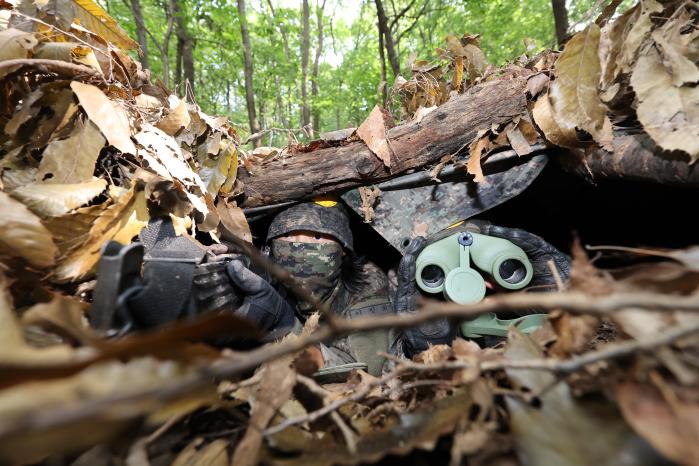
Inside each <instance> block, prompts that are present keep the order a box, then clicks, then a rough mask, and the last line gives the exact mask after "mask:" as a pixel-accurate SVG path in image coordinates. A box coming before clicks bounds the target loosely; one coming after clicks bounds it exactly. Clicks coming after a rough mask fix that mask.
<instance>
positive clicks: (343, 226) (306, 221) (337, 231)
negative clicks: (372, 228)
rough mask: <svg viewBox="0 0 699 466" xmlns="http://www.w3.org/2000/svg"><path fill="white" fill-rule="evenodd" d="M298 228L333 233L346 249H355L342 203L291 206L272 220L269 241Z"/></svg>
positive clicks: (268, 234)
mask: <svg viewBox="0 0 699 466" xmlns="http://www.w3.org/2000/svg"><path fill="white" fill-rule="evenodd" d="M298 230H309V231H315V232H318V233H324V234H326V235H332V236H334V237H335V238H336V239H337V240H338V241H339V242H340V244H342V246H344V247H345V248H346V249H349V250H350V251H354V249H353V244H352V230H350V225H349V217H348V216H347V211H346V210H345V208H344V207H343V206H342V204H339V203H336V202H332V203H328V202H322V203H317V202H306V203H303V204H297V205H295V206H292V207H289V208H288V209H286V210H285V211H283V212H281V213H280V214H278V215H277V216H276V217H275V218H274V220H272V224H271V225H270V226H269V231H268V232H267V241H270V240H271V239H273V238H276V237H278V236H281V235H285V234H287V233H290V232H292V231H298Z"/></svg>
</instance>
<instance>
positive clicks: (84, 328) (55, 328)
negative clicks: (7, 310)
mask: <svg viewBox="0 0 699 466" xmlns="http://www.w3.org/2000/svg"><path fill="white" fill-rule="evenodd" d="M86 308H87V305H86V304H85V303H82V302H80V301H77V300H75V299H71V298H68V297H66V296H62V295H59V294H56V295H54V296H53V298H52V299H51V301H49V302H47V303H39V304H35V305H34V306H32V307H30V308H29V309H27V310H26V311H24V312H23V313H22V318H21V322H22V324H23V325H38V326H40V327H42V328H44V329H46V330H48V331H51V332H54V333H58V334H59V335H61V336H63V337H68V338H70V339H72V340H75V341H80V342H83V343H87V342H88V341H89V339H90V338H91V337H92V331H91V329H90V327H89V325H88V324H87V320H86V319H85V310H86Z"/></svg>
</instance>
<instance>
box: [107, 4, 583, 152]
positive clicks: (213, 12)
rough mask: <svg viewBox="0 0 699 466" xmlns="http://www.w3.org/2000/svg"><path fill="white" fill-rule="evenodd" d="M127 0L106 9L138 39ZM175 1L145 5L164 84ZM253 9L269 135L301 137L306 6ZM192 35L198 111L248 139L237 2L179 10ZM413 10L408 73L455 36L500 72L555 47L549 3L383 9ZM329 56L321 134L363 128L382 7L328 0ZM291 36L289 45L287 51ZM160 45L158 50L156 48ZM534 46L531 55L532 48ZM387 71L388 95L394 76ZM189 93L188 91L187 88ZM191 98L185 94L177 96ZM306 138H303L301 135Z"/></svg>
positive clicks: (156, 68)
mask: <svg viewBox="0 0 699 466" xmlns="http://www.w3.org/2000/svg"><path fill="white" fill-rule="evenodd" d="M128 2H129V0H103V1H102V2H101V3H102V4H103V5H104V6H105V7H106V8H107V10H108V11H109V12H110V14H112V15H113V16H114V17H115V18H116V19H117V20H118V21H119V22H120V23H121V25H122V26H123V27H124V28H125V29H126V30H127V31H128V32H129V34H130V35H131V37H134V38H135V37H136V23H135V21H134V18H133V16H132V14H131V10H130V9H129V7H128ZM169 3H170V0H141V7H142V9H143V13H144V20H145V25H146V28H147V29H148V31H149V32H150V34H149V36H148V38H149V61H150V65H151V70H152V74H153V75H154V76H156V77H162V76H163V69H164V67H163V63H164V60H163V54H162V53H161V51H160V50H159V48H162V47H163V42H164V40H163V39H164V37H165V36H166V33H167V30H168V21H167V14H166V11H167V9H168V5H169ZM271 3H272V6H273V7H274V15H273V14H272V11H271V10H270V8H269V2H268V1H267V0H256V1H248V2H247V15H248V25H249V29H250V35H251V43H252V51H253V56H254V88H255V99H256V100H255V102H256V106H257V113H258V119H259V121H260V124H261V127H262V128H298V127H299V126H300V119H301V105H300V103H301V87H300V86H301V32H302V18H301V8H300V2H298V4H297V2H291V1H288V0H272V2H271ZM321 3H322V1H321V2H319V3H316V0H310V4H311V16H310V20H311V31H310V37H311V49H310V54H309V56H310V61H311V63H310V65H309V83H308V87H309V96H310V72H311V69H312V64H313V59H314V57H315V50H316V47H317V24H316V21H317V17H316V8H319V4H321ZM569 3H571V5H569V8H570V10H571V11H570V16H571V18H570V22H571V25H575V24H576V22H578V21H580V20H583V21H584V22H589V21H591V20H592V19H594V16H592V15H587V12H588V10H589V9H590V8H591V7H592V6H593V4H596V2H595V1H594V0H580V1H575V2H569ZM179 4H180V8H182V15H183V17H184V19H185V23H186V27H187V29H188V31H189V33H190V35H191V37H193V38H194V40H195V48H194V61H195V89H196V100H197V103H198V104H199V105H200V106H201V107H202V109H203V110H204V111H206V112H210V113H218V114H225V115H227V116H229V117H230V119H231V120H232V121H233V122H234V123H236V124H238V125H240V128H241V130H242V131H241V132H242V133H244V134H245V133H247V128H248V124H247V110H246V106H245V105H246V104H245V88H244V78H243V50H242V45H241V34H240V23H239V20H238V13H237V8H236V1H235V0H217V1H215V2H214V1H204V0H196V1H191V2H190V1H182V0H180V1H179ZM406 6H410V8H408V10H407V11H406V14H405V15H404V16H402V17H401V18H400V19H399V20H398V21H397V22H396V27H395V38H396V39H398V38H399V42H398V44H397V53H398V55H399V58H400V64H401V70H402V72H403V73H405V74H410V73H409V71H410V70H409V69H408V66H407V63H408V60H409V57H410V56H411V55H413V54H414V55H415V56H417V57H418V58H421V59H433V58H434V57H435V53H434V49H435V48H436V47H444V45H445V37H446V35H447V34H457V35H461V34H463V33H465V32H468V33H470V34H480V35H481V37H482V38H481V45H482V48H483V50H484V52H485V53H486V56H487V57H488V60H489V61H490V62H491V63H494V64H498V65H499V64H502V63H504V62H506V61H508V60H513V59H516V58H518V57H519V56H520V55H522V54H523V53H534V52H537V51H539V50H541V49H543V48H546V47H553V46H554V44H555V37H554V24H553V14H552V11H551V1H550V0H528V1H526V2H514V1H511V0H487V1H484V0H441V1H436V0H414V1H413V0H393V1H390V0H389V1H386V0H384V8H385V9H386V13H387V15H388V16H389V21H391V20H392V18H394V17H395V15H396V12H400V11H402V10H403V8H405V7H406ZM323 22H324V50H323V55H322V58H321V63H320V67H319V73H318V88H319V93H318V95H317V96H316V97H315V98H314V99H312V101H311V105H312V108H313V110H314V111H317V112H319V113H320V117H321V119H320V129H321V131H331V130H334V129H338V128H343V127H348V126H357V125H359V124H360V123H361V121H362V120H363V119H364V118H365V117H366V115H367V114H368V112H369V110H370V109H371V108H372V107H373V106H374V105H375V104H376V103H380V102H381V92H380V89H379V84H380V82H381V61H380V57H379V49H378V28H377V26H376V22H377V20H376V8H375V4H374V1H373V0H327V2H326V6H325V9H324V11H323ZM285 37H286V41H287V43H288V56H287V48H286V47H285V40H284V39H285ZM156 41H157V45H156ZM527 45H529V48H528V47H527ZM176 46H177V37H176V35H175V33H174V31H173V33H172V36H171V38H170V43H169V47H168V50H167V51H166V52H167V56H168V57H169V62H170V76H169V85H170V88H173V89H174V88H175V83H176V82H177V78H176V76H175V71H176V64H175V60H176ZM387 69H388V72H387V74H388V77H387V81H388V84H387V85H388V87H389V88H390V86H391V85H392V83H393V79H394V77H393V76H392V73H391V71H390V66H387ZM180 87H182V86H180ZM176 90H177V91H178V92H179V93H180V94H183V91H184V90H183V89H176ZM295 134H296V136H297V137H299V138H301V133H298V132H297V133H295ZM286 141H287V135H286V134H284V133H280V132H274V133H270V134H269V136H267V137H265V139H264V141H262V143H263V145H283V144H286Z"/></svg>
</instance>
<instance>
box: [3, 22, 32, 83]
mask: <svg viewBox="0 0 699 466" xmlns="http://www.w3.org/2000/svg"><path fill="white" fill-rule="evenodd" d="M38 43H39V41H37V40H36V37H34V34H32V33H30V32H24V31H20V30H19V29H15V28H8V29H5V30H3V31H0V61H5V60H14V59H16V58H27V55H28V54H29V52H30V51H31V50H32V49H33V48H34V47H35V46H36V44H38ZM4 72H6V71H4ZM4 72H0V73H4ZM2 76H3V75H2V74H0V77H2Z"/></svg>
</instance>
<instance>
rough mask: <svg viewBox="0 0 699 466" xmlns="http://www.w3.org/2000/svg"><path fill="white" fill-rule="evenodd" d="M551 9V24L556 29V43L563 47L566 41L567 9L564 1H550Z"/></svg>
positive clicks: (567, 26)
mask: <svg viewBox="0 0 699 466" xmlns="http://www.w3.org/2000/svg"><path fill="white" fill-rule="evenodd" d="M551 8H552V9H553V22H554V24H555V27H556V41H557V42H558V45H563V43H565V41H567V40H568V28H569V27H570V26H569V25H568V9H567V8H566V0H551Z"/></svg>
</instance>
